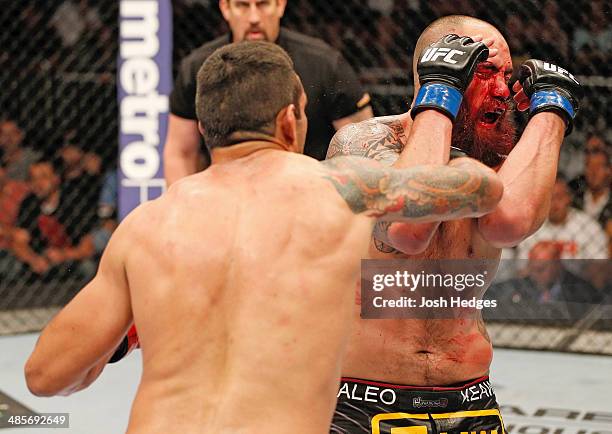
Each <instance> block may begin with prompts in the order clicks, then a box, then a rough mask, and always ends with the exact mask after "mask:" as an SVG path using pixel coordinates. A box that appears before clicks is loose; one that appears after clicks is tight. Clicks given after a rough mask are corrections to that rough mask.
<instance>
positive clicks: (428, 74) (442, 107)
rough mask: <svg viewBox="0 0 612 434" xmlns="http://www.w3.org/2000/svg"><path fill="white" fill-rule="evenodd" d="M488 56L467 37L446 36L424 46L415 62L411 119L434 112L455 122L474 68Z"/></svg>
mask: <svg viewBox="0 0 612 434" xmlns="http://www.w3.org/2000/svg"><path fill="white" fill-rule="evenodd" d="M488 57H489V49H488V48H487V46H486V45H485V44H484V43H483V42H474V40H473V39H472V38H469V37H467V36H464V37H460V36H457V35H446V36H444V37H443V38H442V39H440V40H439V41H437V42H435V43H433V44H431V45H430V46H429V47H427V48H426V49H425V50H424V51H423V52H422V53H420V57H419V61H418V63H417V72H418V74H419V83H421V88H420V89H419V93H418V95H417V98H416V101H415V104H414V106H413V108H412V111H411V112H410V113H411V115H412V117H413V118H414V117H415V116H416V115H417V113H419V112H420V111H422V110H424V109H435V110H439V111H441V112H442V113H444V114H446V115H447V116H449V117H450V118H451V120H455V117H456V116H457V113H458V112H459V106H460V105H461V100H462V98H463V92H464V91H465V89H466V88H467V86H468V85H469V84H470V81H472V77H473V76H474V70H475V69H476V65H477V64H478V63H479V62H482V61H484V60H487V58H488Z"/></svg>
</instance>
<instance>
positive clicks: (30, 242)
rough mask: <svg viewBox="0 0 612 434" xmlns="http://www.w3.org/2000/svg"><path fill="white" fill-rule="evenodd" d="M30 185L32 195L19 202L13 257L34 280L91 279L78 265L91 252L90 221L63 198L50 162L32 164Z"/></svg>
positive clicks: (69, 201) (91, 225)
mask: <svg viewBox="0 0 612 434" xmlns="http://www.w3.org/2000/svg"><path fill="white" fill-rule="evenodd" d="M29 182H30V189H31V191H32V193H31V194H30V195H28V196H26V197H25V198H24V199H23V201H22V203H21V206H20V208H19V214H18V217H17V228H16V229H15V230H14V233H13V252H14V254H15V256H17V258H19V259H20V260H21V261H22V262H24V263H25V264H27V266H28V270H27V274H28V275H29V276H30V277H33V278H34V279H42V280H43V281H51V280H52V279H66V278H69V277H70V276H73V277H74V276H76V277H77V278H81V279H87V278H89V277H91V276H88V275H87V276H86V275H84V273H82V269H81V268H80V267H79V263H80V262H81V261H85V260H87V259H90V258H91V257H92V255H93V253H94V247H93V240H92V237H91V235H90V233H89V232H90V231H91V229H92V227H93V222H92V221H87V220H84V219H83V218H82V209H81V208H80V207H75V206H74V200H70V199H69V198H67V197H66V196H65V195H64V193H63V191H62V189H61V188H60V185H61V180H60V176H59V174H58V173H57V170H56V168H55V167H54V165H53V163H52V162H51V161H44V160H41V161H38V162H36V163H34V164H32V166H31V167H30V179H29ZM94 209H95V208H94ZM71 268H75V269H76V272H75V273H71Z"/></svg>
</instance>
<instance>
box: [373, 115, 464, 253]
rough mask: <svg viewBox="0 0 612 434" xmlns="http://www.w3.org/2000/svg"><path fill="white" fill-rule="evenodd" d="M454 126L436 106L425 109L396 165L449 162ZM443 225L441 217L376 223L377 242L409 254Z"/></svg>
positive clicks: (422, 246) (421, 247)
mask: <svg viewBox="0 0 612 434" xmlns="http://www.w3.org/2000/svg"><path fill="white" fill-rule="evenodd" d="M452 130H453V125H452V122H451V120H450V118H448V117H447V116H446V115H444V114H442V113H440V112H438V111H435V110H426V111H423V112H421V113H420V114H419V115H418V116H416V118H415V119H414V121H413V122H412V125H411V128H410V134H409V135H408V139H407V142H406V146H404V149H403V150H402V152H401V153H400V156H399V158H398V160H397V161H396V162H395V163H394V164H393V167H395V168H408V167H413V166H416V165H420V164H440V165H443V164H447V163H448V160H449V155H450V143H451V134H452ZM439 225H440V222H439V221H437V222H430V223H406V222H396V223H394V224H382V223H378V224H377V225H376V226H375V227H374V233H373V236H374V238H375V242H374V245H375V246H376V248H377V249H378V250H379V251H382V252H386V251H389V249H390V248H393V249H396V250H399V251H400V252H402V253H406V254H418V253H421V252H423V251H424V250H425V249H426V248H427V247H428V246H429V242H430V241H431V239H432V237H433V235H434V233H435V232H436V230H437V229H438V226H439Z"/></svg>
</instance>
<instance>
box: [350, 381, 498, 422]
mask: <svg viewBox="0 0 612 434" xmlns="http://www.w3.org/2000/svg"><path fill="white" fill-rule="evenodd" d="M338 400H345V401H350V402H353V403H355V402H357V401H360V402H362V403H364V404H367V403H372V404H375V405H380V406H385V407H393V408H401V409H402V411H404V412H409V411H415V412H429V413H440V412H445V411H460V410H472V409H487V408H496V407H497V401H496V398H495V393H494V391H493V387H492V386H491V382H490V381H489V377H481V378H477V379H475V380H472V381H469V382H466V383H465V384H461V385H458V386H452V387H421V386H405V385H399V384H390V383H381V382H377V381H370V380H362V379H357V378H342V381H341V383H340V390H339V391H338Z"/></svg>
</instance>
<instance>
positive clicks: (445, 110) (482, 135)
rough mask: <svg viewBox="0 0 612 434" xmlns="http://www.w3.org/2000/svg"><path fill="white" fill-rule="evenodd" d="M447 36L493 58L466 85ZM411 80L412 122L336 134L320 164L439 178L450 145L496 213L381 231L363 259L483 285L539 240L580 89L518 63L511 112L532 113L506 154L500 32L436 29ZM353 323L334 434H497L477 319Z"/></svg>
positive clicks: (548, 70)
mask: <svg viewBox="0 0 612 434" xmlns="http://www.w3.org/2000/svg"><path fill="white" fill-rule="evenodd" d="M449 33H455V34H459V35H468V36H472V37H474V39H477V40H483V41H484V42H485V43H486V44H487V45H488V46H489V49H490V56H489V58H488V59H487V60H486V61H484V62H481V63H479V64H478V66H477V68H476V72H475V74H474V77H473V79H471V77H470V76H469V75H467V74H465V71H464V69H463V68H462V66H463V62H462V58H463V56H464V54H462V53H461V51H462V48H461V47H458V46H457V45H456V40H455V39H454V38H452V37H451V38H443V36H444V35H447V34H449ZM441 38H442V39H441ZM436 41H437V42H436ZM454 50H457V51H454ZM414 69H415V95H416V97H415V99H414V101H413V104H412V111H411V112H410V113H405V114H401V115H398V116H389V117H383V118H375V119H373V120H370V121H364V122H361V123H359V124H354V125H351V126H347V127H345V128H344V129H342V130H340V131H339V132H338V133H337V134H336V136H335V137H334V139H333V141H332V143H331V144H330V148H329V152H328V158H332V157H334V158H336V157H337V156H342V155H354V156H364V157H368V158H371V159H373V160H376V161H380V162H382V163H385V164H388V165H391V166H392V167H396V168H406V167H411V166H412V165H417V164H439V165H441V166H440V168H442V167H444V166H443V165H445V164H447V163H448V161H449V156H450V155H452V154H451V146H450V145H451V135H452V146H453V151H458V152H459V153H463V154H467V155H469V156H471V157H474V158H477V159H479V160H481V161H484V162H486V163H487V164H488V165H490V166H492V167H495V168H496V170H497V173H498V175H499V176H500V178H501V179H502V181H503V184H504V195H503V198H502V200H501V201H500V203H499V204H498V206H497V207H496V209H495V210H494V211H493V212H492V213H489V214H487V215H485V216H483V217H481V218H478V219H472V218H470V219H463V220H456V221H448V222H445V223H442V224H439V223H432V224H410V223H399V222H397V223H390V222H382V223H378V224H377V225H376V229H375V231H374V240H373V243H372V245H371V248H370V257H372V258H393V259H398V258H421V259H468V258H471V259H474V258H479V259H486V260H489V261H488V262H489V264H492V267H493V269H492V272H490V273H489V276H490V277H491V278H492V277H493V275H494V274H495V271H496V269H497V265H498V262H499V257H500V248H501V247H505V246H512V245H515V244H517V243H518V242H520V241H521V240H522V239H524V238H525V237H527V236H528V235H530V234H531V233H533V232H534V231H536V230H537V229H538V227H539V226H540V225H541V224H542V222H543V220H544V218H545V216H546V215H547V213H548V208H549V203H550V195H551V190H552V187H553V184H554V180H555V174H556V170H557V161H558V157H559V150H560V146H561V142H562V140H563V136H564V134H565V133H566V132H569V131H570V129H571V126H572V121H573V117H574V113H575V111H576V110H577V108H578V100H579V95H580V94H581V89H580V85H579V84H578V82H577V81H576V80H575V79H574V78H573V76H572V75H571V74H569V73H568V72H567V71H565V70H563V69H561V68H558V67H556V66H554V65H550V64H548V63H544V62H541V61H539V60H529V61H527V62H525V63H524V64H523V65H522V66H521V70H520V74H519V81H518V82H517V83H516V84H515V85H514V86H513V90H514V91H515V92H517V94H516V96H515V100H516V103H517V105H518V109H519V110H524V109H526V108H529V109H530V113H531V116H530V120H529V123H528V125H527V127H526V129H525V131H524V133H523V134H522V136H521V138H520V140H519V141H518V143H516V146H514V145H515V140H514V127H513V125H512V122H511V115H512V113H511V105H510V103H511V99H510V89H509V88H508V83H509V80H510V78H511V75H512V62H511V58H510V52H509V49H508V45H507V43H506V41H505V40H504V38H503V36H502V35H501V34H500V33H499V31H498V30H497V29H495V28H494V27H493V26H491V25H490V24H488V23H486V22H483V21H480V20H478V19H475V18H471V17H465V16H449V17H444V18H441V19H439V20H437V21H435V22H434V23H432V24H431V25H430V26H429V27H428V28H427V29H426V30H425V31H424V32H423V34H422V35H421V36H420V38H419V40H418V42H417V47H416V50H415V61H414ZM463 89H465V94H464V97H463V100H462V98H461V91H462V90H463ZM462 101H463V102H462ZM424 108H434V109H436V110H437V111H438V112H439V116H443V117H445V118H446V121H445V124H444V127H443V128H440V129H438V130H434V129H429V130H427V133H426V134H427V137H426V138H422V137H420V134H415V133H414V129H415V128H417V127H418V126H419V125H420V119H419V117H418V116H417V117H416V118H415V114H416V113H420V112H421V111H422V110H423V109H424ZM419 116H420V115H419ZM413 119H414V120H413ZM417 139H419V140H418V142H419V143H417V141H416V140H417ZM334 158H332V160H331V161H333V160H334ZM453 161H454V160H451V162H450V164H452V162H453ZM489 283H490V282H488V283H487V286H488V284H489ZM355 316H356V320H355V325H354V328H353V332H352V335H351V339H350V342H349V348H348V350H347V356H346V358H345V362H344V366H343V376H344V378H343V381H342V383H341V388H340V389H339V393H338V405H337V409H336V413H335V415H334V420H333V425H332V432H334V433H370V432H372V433H376V434H378V433H390V432H393V433H396V432H397V433H400V432H402V433H407V432H411V433H412V432H415V433H416V432H418V433H421V432H422V433H427V432H429V433H432V432H433V433H446V432H448V433H451V432H452V433H459V432H470V431H472V432H473V431H476V432H483V431H484V432H486V433H487V434H490V433H498V434H501V433H502V432H503V431H502V430H503V426H502V422H501V417H500V416H499V410H498V409H497V408H498V406H497V403H496V401H495V397H494V395H493V391H492V389H491V386H490V383H489V381H488V377H487V375H488V372H489V366H490V363H491V358H492V347H491V342H490V340H489V337H488V335H487V332H486V329H485V327H484V323H483V321H482V317H481V316H480V315H478V317H477V319H465V318H459V319H455V320H451V319H448V320H445V319H439V320H431V319H430V320H416V319H414V320H412V319H411V320H397V319H396V320H392V319H386V320H371V319H370V320H361V319H359V312H356V313H355Z"/></svg>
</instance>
